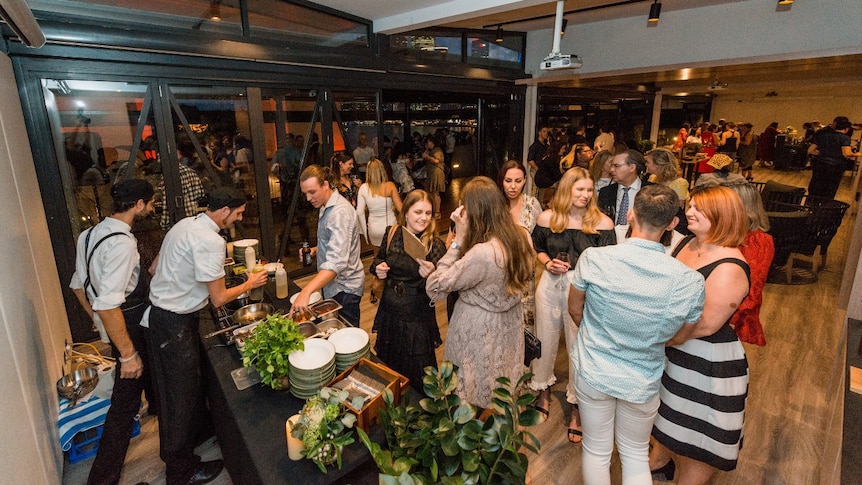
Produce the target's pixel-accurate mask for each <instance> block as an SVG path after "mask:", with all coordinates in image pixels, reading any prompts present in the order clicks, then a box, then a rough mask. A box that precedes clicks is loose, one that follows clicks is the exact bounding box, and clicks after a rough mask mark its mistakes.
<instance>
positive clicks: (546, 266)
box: [545, 259, 553, 269]
mask: <svg viewBox="0 0 862 485" xmlns="http://www.w3.org/2000/svg"><path fill="white" fill-rule="evenodd" d="M551 261H553V260H552V259H549V260H547V261H545V269H547V268H548V263H550V262H551Z"/></svg>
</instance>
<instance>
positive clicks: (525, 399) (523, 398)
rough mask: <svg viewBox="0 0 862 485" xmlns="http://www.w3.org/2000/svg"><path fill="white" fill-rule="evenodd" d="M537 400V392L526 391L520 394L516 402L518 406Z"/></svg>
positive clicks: (527, 404)
mask: <svg viewBox="0 0 862 485" xmlns="http://www.w3.org/2000/svg"><path fill="white" fill-rule="evenodd" d="M535 400H536V395H535V394H530V393H525V394H521V395H520V396H518V400H517V401H516V402H515V404H517V405H518V406H522V407H523V406H529V405H530V404H533V401H535Z"/></svg>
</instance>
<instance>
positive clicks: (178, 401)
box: [144, 187, 266, 485]
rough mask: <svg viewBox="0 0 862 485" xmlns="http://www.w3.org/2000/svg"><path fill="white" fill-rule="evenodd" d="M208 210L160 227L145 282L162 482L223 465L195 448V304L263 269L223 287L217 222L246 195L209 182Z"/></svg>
mask: <svg viewBox="0 0 862 485" xmlns="http://www.w3.org/2000/svg"><path fill="white" fill-rule="evenodd" d="M208 201H209V204H208V206H207V210H206V211H205V212H203V213H200V214H198V215H196V216H192V217H186V218H185V219H182V220H180V221H179V222H177V223H176V224H175V225H174V227H172V228H171V230H170V231H168V233H167V234H166V235H165V240H164V242H162V248H161V250H160V252H159V255H158V257H157V258H156V261H155V263H154V265H155V268H156V269H155V274H154V275H153V280H152V282H151V284H150V303H152V306H151V307H150V311H149V315H148V316H147V317H145V318H144V321H145V322H146V323H148V324H149V328H150V331H149V336H150V346H151V348H152V350H153V359H152V360H153V376H154V379H155V382H156V389H157V390H158V392H157V394H158V396H159V405H160V406H159V441H160V450H159V451H160V453H159V455H160V457H161V459H162V460H163V461H164V462H165V465H167V467H166V472H165V474H166V478H167V483H168V485H174V484H200V483H207V482H210V481H212V480H213V479H215V478H216V477H217V476H218V475H219V473H221V470H222V467H223V463H222V460H213V461H206V462H202V461H201V459H200V457H199V456H197V455H195V454H194V446H195V438H196V436H197V433H198V430H199V427H200V423H201V422H202V420H201V417H202V416H204V413H205V412H206V410H205V409H204V407H203V406H202V404H203V393H202V382H201V375H200V353H199V347H198V332H197V329H198V312H199V311H200V310H201V309H202V308H204V307H205V306H206V305H207V303H209V302H212V304H213V305H214V306H222V305H224V304H225V303H228V302H230V301H232V300H235V299H236V298H237V297H238V296H239V295H241V294H242V293H246V292H248V291H249V290H251V289H252V288H258V287H261V286H263V285H264V284H266V272H265V271H264V272H260V273H252V274H251V275H250V276H249V278H248V280H247V281H245V282H244V283H243V284H241V285H239V286H235V287H233V288H226V287H225V279H224V277H225V273H224V258H225V250H226V246H225V241H224V239H222V238H221V236H219V234H218V232H219V230H221V229H227V228H229V227H231V226H232V225H233V224H234V222H236V221H241V220H242V216H243V213H244V212H245V204H246V200H245V196H244V194H243V193H242V192H240V191H238V190H236V189H234V188H230V187H219V188H217V189H214V190H213V191H212V192H211V193H210V194H209V197H208Z"/></svg>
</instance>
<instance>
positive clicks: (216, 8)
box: [210, 1, 221, 22]
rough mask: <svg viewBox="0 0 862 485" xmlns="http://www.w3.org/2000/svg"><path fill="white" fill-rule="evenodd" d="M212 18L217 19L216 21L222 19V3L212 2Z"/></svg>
mask: <svg viewBox="0 0 862 485" xmlns="http://www.w3.org/2000/svg"><path fill="white" fill-rule="evenodd" d="M210 20H215V21H216V22H218V21H219V20H221V5H219V2H217V1H214V2H210Z"/></svg>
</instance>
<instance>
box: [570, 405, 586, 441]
mask: <svg viewBox="0 0 862 485" xmlns="http://www.w3.org/2000/svg"><path fill="white" fill-rule="evenodd" d="M576 409H578V405H577V404H572V413H574V412H575V410H576ZM578 413H579V415H578V421H580V420H581V419H580V410H578ZM571 419H572V418H571V416H570V417H569V421H570V422H571ZM566 436H567V437H568V438H569V443H575V444H577V443H580V442H581V441H583V440H584V439H583V436H584V432H583V430H580V429H576V428H569V429H568V431H567V432H566ZM575 437H577V438H578V440H577V441H575Z"/></svg>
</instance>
